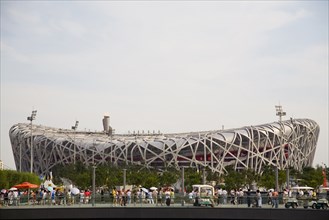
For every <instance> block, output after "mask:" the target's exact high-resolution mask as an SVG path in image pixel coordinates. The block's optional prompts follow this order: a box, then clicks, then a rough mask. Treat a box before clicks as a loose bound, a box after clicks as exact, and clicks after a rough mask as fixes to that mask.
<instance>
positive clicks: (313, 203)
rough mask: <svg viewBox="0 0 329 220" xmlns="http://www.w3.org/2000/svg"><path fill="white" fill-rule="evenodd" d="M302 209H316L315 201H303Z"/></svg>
mask: <svg viewBox="0 0 329 220" xmlns="http://www.w3.org/2000/svg"><path fill="white" fill-rule="evenodd" d="M303 206H304V208H305V209H307V208H308V207H311V208H312V209H315V208H316V201H315V200H305V201H304V204H303Z"/></svg>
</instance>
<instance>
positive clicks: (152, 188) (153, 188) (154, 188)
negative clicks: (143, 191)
mask: <svg viewBox="0 0 329 220" xmlns="http://www.w3.org/2000/svg"><path fill="white" fill-rule="evenodd" d="M157 189H158V188H156V187H154V186H152V187H151V188H150V190H157Z"/></svg>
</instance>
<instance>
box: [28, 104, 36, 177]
mask: <svg viewBox="0 0 329 220" xmlns="http://www.w3.org/2000/svg"><path fill="white" fill-rule="evenodd" d="M36 115H37V110H33V111H32V114H31V116H29V117H27V120H29V121H31V173H32V172H33V134H32V130H33V128H32V121H33V120H35V116H36Z"/></svg>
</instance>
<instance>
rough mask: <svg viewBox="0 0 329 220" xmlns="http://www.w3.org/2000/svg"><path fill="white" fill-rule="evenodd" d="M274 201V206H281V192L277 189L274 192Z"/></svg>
mask: <svg viewBox="0 0 329 220" xmlns="http://www.w3.org/2000/svg"><path fill="white" fill-rule="evenodd" d="M272 201H273V204H272V207H275V208H276V209H277V208H278V207H279V193H278V191H276V190H274V192H273V193H272Z"/></svg>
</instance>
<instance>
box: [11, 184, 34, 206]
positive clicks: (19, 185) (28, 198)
mask: <svg viewBox="0 0 329 220" xmlns="http://www.w3.org/2000/svg"><path fill="white" fill-rule="evenodd" d="M14 187H16V188H18V189H29V192H28V194H27V201H28V202H29V201H30V189H35V188H39V185H36V184H33V183H29V182H23V183H21V184H17V185H15V186H14Z"/></svg>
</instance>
